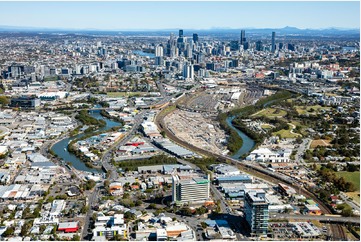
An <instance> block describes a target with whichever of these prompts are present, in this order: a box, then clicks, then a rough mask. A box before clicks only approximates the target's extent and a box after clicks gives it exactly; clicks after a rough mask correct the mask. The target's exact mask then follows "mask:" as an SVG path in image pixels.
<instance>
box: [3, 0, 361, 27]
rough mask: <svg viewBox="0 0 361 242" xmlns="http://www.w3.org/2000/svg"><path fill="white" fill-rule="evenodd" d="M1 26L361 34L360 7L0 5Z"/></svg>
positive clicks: (282, 4)
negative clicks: (333, 30) (339, 30)
mask: <svg viewBox="0 0 361 242" xmlns="http://www.w3.org/2000/svg"><path fill="white" fill-rule="evenodd" d="M0 7H1V8H2V9H6V11H3V12H2V14H1V15H0V23H1V26H14V27H34V28H55V29H56V28H62V29H97V30H148V29H149V30H151V29H177V28H184V29H212V28H283V27H285V26H293V27H297V28H301V29H305V28H310V29H322V28H330V27H336V28H356V29H359V28H360V2H358V1H348V2H341V1H337V2H335V1H327V2H326V1H322V2H292V1H288V2H285V1H283V2H273V1H268V2H0Z"/></svg>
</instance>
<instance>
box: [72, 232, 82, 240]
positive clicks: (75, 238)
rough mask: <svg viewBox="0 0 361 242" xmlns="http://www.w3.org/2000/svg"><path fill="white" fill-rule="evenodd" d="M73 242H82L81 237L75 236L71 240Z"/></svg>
mask: <svg viewBox="0 0 361 242" xmlns="http://www.w3.org/2000/svg"><path fill="white" fill-rule="evenodd" d="M71 240H72V241H80V236H79V235H78V234H74V235H73V237H72V238H71Z"/></svg>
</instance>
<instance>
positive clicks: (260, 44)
mask: <svg viewBox="0 0 361 242" xmlns="http://www.w3.org/2000/svg"><path fill="white" fill-rule="evenodd" d="M262 49H263V46H262V41H260V40H259V41H257V42H256V50H257V51H262Z"/></svg>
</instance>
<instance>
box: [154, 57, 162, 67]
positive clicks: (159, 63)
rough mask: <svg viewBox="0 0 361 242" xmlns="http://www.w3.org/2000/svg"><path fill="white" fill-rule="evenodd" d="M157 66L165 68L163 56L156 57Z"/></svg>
mask: <svg viewBox="0 0 361 242" xmlns="http://www.w3.org/2000/svg"><path fill="white" fill-rule="evenodd" d="M154 61H155V63H154V64H155V65H156V66H163V64H164V61H163V57H162V56H156V57H155V60H154Z"/></svg>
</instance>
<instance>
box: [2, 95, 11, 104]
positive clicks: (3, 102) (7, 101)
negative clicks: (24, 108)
mask: <svg viewBox="0 0 361 242" xmlns="http://www.w3.org/2000/svg"><path fill="white" fill-rule="evenodd" d="M9 103H10V100H9V98H8V97H6V96H4V95H1V96H0V104H1V106H5V105H8V104H9Z"/></svg>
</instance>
